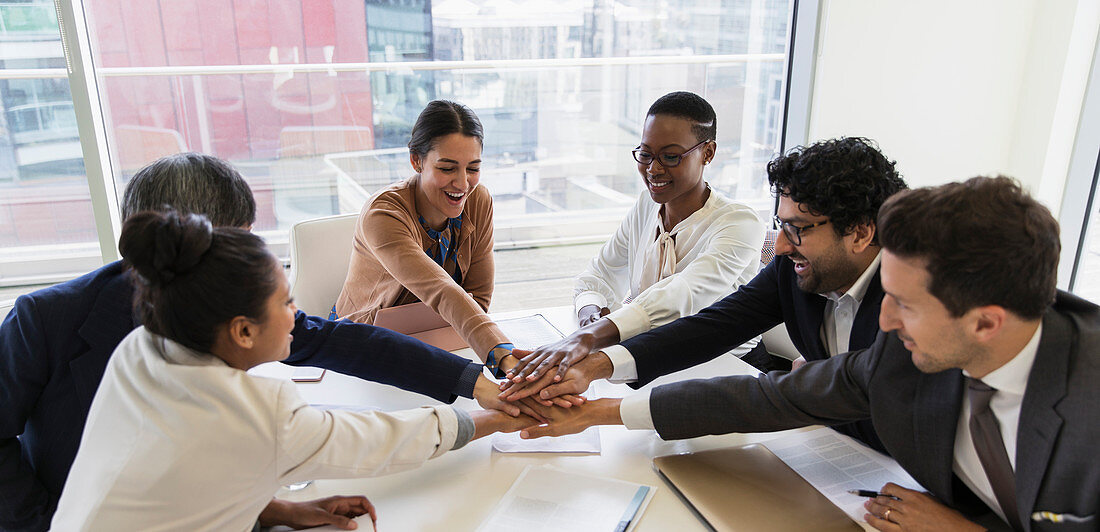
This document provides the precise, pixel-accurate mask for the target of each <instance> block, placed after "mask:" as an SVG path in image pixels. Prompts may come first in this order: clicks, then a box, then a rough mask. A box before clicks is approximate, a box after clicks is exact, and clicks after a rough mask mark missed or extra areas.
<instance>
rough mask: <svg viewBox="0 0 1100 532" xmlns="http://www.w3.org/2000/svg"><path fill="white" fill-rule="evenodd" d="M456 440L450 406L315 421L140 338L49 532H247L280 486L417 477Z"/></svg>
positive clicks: (318, 415) (114, 381) (112, 370)
mask: <svg viewBox="0 0 1100 532" xmlns="http://www.w3.org/2000/svg"><path fill="white" fill-rule="evenodd" d="M458 432H459V431H458V420H457V417H456V413H455V411H454V410H453V409H452V408H451V407H449V406H440V407H434V408H431V407H424V408H419V409H412V410H404V411H400V412H392V413H382V412H346V411H322V410H317V409H315V408H311V407H309V406H307V405H306V403H305V402H304V401H303V400H302V399H301V398H300V397H299V396H298V392H297V390H296V389H295V387H294V384H293V383H292V382H290V381H283V380H275V379H267V378H262V377H255V376H252V375H248V374H247V373H245V372H244V371H241V370H238V369H235V368H231V367H229V366H228V365H226V364H225V362H223V361H222V360H220V359H218V358H216V357H214V356H212V355H207V354H203V353H198V352H196V351H193V350H191V349H188V348H186V347H183V346H182V345H180V344H177V343H175V342H172V341H171V340H167V339H165V338H163V337H160V336H157V335H154V334H152V333H150V332H149V331H147V330H146V329H145V328H144V327H139V328H138V329H136V330H134V331H133V332H132V333H130V334H129V335H128V336H127V337H126V338H125V339H124V340H123V341H122V343H120V344H119V346H118V348H117V349H116V350H115V352H114V355H112V357H111V361H110V363H108V365H107V371H106V374H105V375H104V377H103V381H102V383H101V384H100V386H99V390H98V392H97V393H96V396H95V400H93V401H92V407H91V412H90V413H89V415H88V422H87V425H85V427H84V435H83V437H82V439H81V442H80V450H79V451H78V452H77V455H76V460H75V461H74V462H73V467H72V470H70V472H69V478H68V481H67V482H66V484H65V489H64V491H63V492H62V495H61V500H60V502H59V503H58V509H57V513H56V514H55V515H54V519H53V524H52V528H53V529H54V530H251V529H252V526H253V525H254V524H255V522H256V518H257V516H258V515H259V514H260V511H261V510H263V508H264V507H265V506H266V505H267V504H268V503H269V502H270V501H271V497H272V496H273V495H274V494H275V492H276V491H277V490H278V489H279V487H280V486H283V485H285V484H290V483H294V482H301V481H305V480H311V479H318V478H352V477H366V476H372V475H380V474H383V473H389V472H394V471H400V470H403V469H410V468H414V467H417V466H419V465H421V464H422V463H424V461H426V460H428V459H429V458H433V457H435V456H439V455H441V454H443V453H444V452H446V451H448V450H450V449H451V448H452V447H454V446H455V444H456V439H458V438H459V436H458ZM467 438H468V437H467ZM458 443H460V444H461V443H465V442H458Z"/></svg>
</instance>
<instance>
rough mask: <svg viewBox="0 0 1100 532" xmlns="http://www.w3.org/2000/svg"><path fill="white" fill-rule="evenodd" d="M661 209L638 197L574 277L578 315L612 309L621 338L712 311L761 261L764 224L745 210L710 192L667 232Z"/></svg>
mask: <svg viewBox="0 0 1100 532" xmlns="http://www.w3.org/2000/svg"><path fill="white" fill-rule="evenodd" d="M660 210H661V205H660V204H658V203H655V202H654V201H653V200H652V199H651V198H650V197H649V193H648V192H642V193H641V195H639V197H638V201H637V202H635V204H634V207H633V208H631V210H630V212H629V213H628V214H627V216H626V218H625V219H623V222H622V223H621V224H620V225H619V229H618V230H617V231H616V232H615V234H614V236H612V237H611V239H610V240H608V241H607V243H606V244H604V246H603V248H602V249H601V250H600V252H599V254H597V255H596V257H595V258H593V259H592V261H591V263H589V265H588V268H586V269H585V271H584V272H583V273H581V274H580V276H578V277H577V280H576V288H575V290H574V296H573V303H574V306H575V307H576V310H578V311H579V310H580V309H581V308H582V307H584V306H586V305H597V306H599V307H606V308H608V309H610V310H611V311H612V312H611V314H610V315H609V316H608V319H610V320H611V321H612V322H614V323H615V326H616V327H618V329H619V337H620V338H621V339H623V340H625V339H627V338H630V337H632V336H635V335H637V334H639V333H642V332H645V331H648V330H650V329H652V328H654V327H658V326H660V325H664V324H666V323H669V322H671V321H673V320H675V319H677V318H679V317H681V316H688V315H691V314H695V313H696V312H699V311H700V310H702V309H704V308H706V307H708V306H710V305H711V304H712V303H714V302H715V301H718V300H719V299H721V298H722V297H725V296H727V295H729V294H730V293H732V292H734V291H735V290H737V288H738V287H739V286H741V285H742V284H744V283H746V282H748V281H749V280H750V279H752V277H753V276H754V275H756V271H757V269H758V267H759V264H760V250H761V247H762V246H763V244H764V224H763V223H762V222H761V221H760V218H759V217H757V216H756V213H755V212H754V211H753V210H752V208H750V207H749V206H747V205H744V204H741V203H737V202H734V201H731V200H730V199H728V198H726V197H725V196H723V195H722V194H721V193H719V192H718V191H716V190H713V189H712V190H711V191H710V197H709V198H707V201H706V203H704V204H703V206H702V207H701V208H700V209H699V210H697V211H695V212H693V213H691V215H690V216H688V217H687V218H685V219H684V220H682V221H681V222H680V223H678V224H676V226H675V227H673V228H671V229H668V230H666V228H665V227H663V225H662V223H661V215H660ZM662 242H664V243H665V247H664V250H662V249H661V248H662V246H661V243H662ZM670 250H671V251H672V252H674V255H675V256H672V253H670V252H669V251H670ZM662 251H663V253H662ZM673 265H674V266H673ZM624 302H627V303H625V304H624ZM757 341H758V339H753V340H752V341H750V342H747V343H746V344H745V345H744V346H743V347H744V348H743V352H748V351H749V350H750V349H752V348H753V347H754V346H755V345H756V343H757ZM742 354H743V353H742Z"/></svg>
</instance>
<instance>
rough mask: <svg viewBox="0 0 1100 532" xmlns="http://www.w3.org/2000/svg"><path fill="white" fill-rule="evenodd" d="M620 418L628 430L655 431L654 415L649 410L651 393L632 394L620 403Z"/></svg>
mask: <svg viewBox="0 0 1100 532" xmlns="http://www.w3.org/2000/svg"><path fill="white" fill-rule="evenodd" d="M619 417H621V418H623V425H624V426H626V428H628V429H634V430H639V429H651V430H652V429H653V414H652V412H650V410H649V391H645V392H641V393H636V394H632V395H630V396H627V397H625V398H623V400H622V402H620V403H619Z"/></svg>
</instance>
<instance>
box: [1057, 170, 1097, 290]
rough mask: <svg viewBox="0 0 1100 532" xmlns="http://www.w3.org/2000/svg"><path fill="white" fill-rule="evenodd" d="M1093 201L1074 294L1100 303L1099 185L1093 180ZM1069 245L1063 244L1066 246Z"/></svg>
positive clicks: (1082, 242)
mask: <svg viewBox="0 0 1100 532" xmlns="http://www.w3.org/2000/svg"><path fill="white" fill-rule="evenodd" d="M1093 179H1094V183H1093V191H1092V194H1093V196H1092V201H1091V202H1090V203H1089V205H1090V209H1089V213H1088V214H1087V219H1086V221H1087V224H1088V225H1087V226H1086V227H1085V237H1084V238H1083V239H1082V241H1081V252H1080V253H1081V255H1080V258H1079V259H1078V262H1077V273H1076V275H1075V276H1074V283H1073V293H1075V294H1077V295H1079V296H1081V297H1083V298H1085V299H1088V300H1089V301H1093V302H1100V203H1097V200H1100V198H1098V197H1097V183H1096V182H1095V180H1096V179H1097V178H1096V177H1094V178H1093ZM1066 244H1067V243H1065V242H1064V243H1063V245H1066Z"/></svg>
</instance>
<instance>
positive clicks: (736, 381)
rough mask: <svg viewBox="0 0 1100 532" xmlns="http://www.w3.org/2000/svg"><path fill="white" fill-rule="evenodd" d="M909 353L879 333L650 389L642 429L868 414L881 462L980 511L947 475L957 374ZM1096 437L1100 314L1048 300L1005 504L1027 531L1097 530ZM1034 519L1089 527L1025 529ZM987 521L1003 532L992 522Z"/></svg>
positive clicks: (768, 425) (771, 425)
mask: <svg viewBox="0 0 1100 532" xmlns="http://www.w3.org/2000/svg"><path fill="white" fill-rule="evenodd" d="M910 357H911V355H910V353H909V351H907V350H906V349H905V347H904V346H903V345H902V342H901V341H900V340H898V338H897V335H896V334H895V333H889V334H884V333H880V335H879V337H878V338H877V339H876V340H875V343H874V345H873V346H872V347H871V348H870V349H868V350H865V351H858V352H852V353H845V354H843V355H840V356H837V357H833V358H831V359H829V360H825V361H821V362H815V363H812V364H807V365H806V366H805V367H803V368H802V369H799V370H798V371H795V372H792V373H789V374H787V373H782V372H774V373H771V374H769V375H766V376H763V377H761V378H760V379H754V378H743V377H725V378H717V379H709V380H696V381H685V382H682V383H676V384H671V385H667V386H661V387H658V388H656V389H654V390H653V393H652V395H651V397H650V408H651V410H652V413H653V423H654V425H655V427H656V428H657V431H658V433H660V435H661V437H662V438H665V439H679V438H691V437H695V436H701V435H704V434H725V433H729V432H765V431H775V430H783V429H789V428H793V427H800V426H805V425H810V424H816V423H821V424H826V425H830V424H834V423H839V422H843V421H847V420H851V419H859V418H863V417H866V416H867V415H870V416H871V419H873V420H874V422H875V426H876V427H878V429H879V431H878V433H879V435H880V436H881V437H882V441H883V443H884V444H885V445H886V448H887V449H888V450H889V451H890V454H891V455H893V457H894V458H895V459H897V461H898V463H900V464H901V466H902V467H904V468H905V470H906V471H908V472H909V474H911V475H912V476H913V478H915V479H916V480H917V481H918V482H920V483H921V485H923V486H924V487H925V488H927V489H928V490H929V491H931V492H932V493H933V494H935V495H936V496H937V497H939V498H940V499H941V500H942V501H944V502H946V503H947V504H949V505H952V506H955V507H957V508H959V509H960V510H962V511H963V513H964V514H967V515H971V516H972V517H973V516H976V515H978V516H980V514H982V513H986V514H989V513H991V512H990V511H989V509H988V508H987V507H985V505H984V504H980V503H977V502H976V501H977V500H978V499H976V497H974V495H973V494H972V493H970V490H969V489H966V488H965V486H964V485H963V484H962V483H961V482H960V481H957V480H956V479H957V477H956V476H955V475H954V473H953V472H952V460H953V452H954V444H955V427H956V424H957V422H958V418H959V409H960V408H961V405H962V401H963V400H964V398H965V395H964V389H965V383H964V377H963V375H962V372H961V371H960V370H957V369H953V370H947V371H942V372H939V373H933V374H925V373H921V372H920V371H919V370H917V368H916V367H915V366H914V365H913V363H912V361H911V358H910ZM1098 441H1100V307H1097V306H1096V305H1094V304H1092V303H1090V302H1088V301H1085V300H1083V299H1079V298H1077V297H1075V296H1072V295H1069V294H1066V293H1059V295H1058V299H1057V301H1056V302H1055V304H1054V306H1053V307H1052V308H1051V309H1050V310H1048V311H1047V312H1046V314H1045V315H1044V316H1043V332H1042V336H1041V338H1040V340H1039V352H1038V356H1037V357H1036V359H1035V364H1034V365H1033V366H1032V369H1031V374H1030V376H1029V377H1028V383H1027V391H1026V392H1025V393H1024V400H1023V405H1022V407H1021V411H1020V425H1019V431H1018V435H1017V441H1016V501H1017V504H1018V506H1019V510H1020V521H1021V522H1023V523H1024V524H1025V526H1026V527H1027V528H1028V529H1029V530H1067V531H1070V530H1096V529H1097V528H1098V525H1100V517H1097V515H1096V514H1097V511H1098V509H1100V462H1098V461H1097V460H1096V443H1097V442H1098ZM1038 511H1051V512H1056V513H1062V514H1072V515H1076V516H1079V517H1083V518H1087V519H1091V520H1089V521H1087V522H1085V523H1076V524H1075V523H1060V524H1054V523H1036V522H1033V521H1031V519H1030V516H1031V514H1032V513H1033V512H1038ZM985 517H986V518H988V515H986V516H985ZM996 524H997V525H998V526H999V527H1001V528H1005V529H1007V527H1008V525H1007V524H1005V523H1004V522H1003V521H1000V520H997V521H996ZM987 526H988V525H987ZM998 526H995V527H994V528H997V527H998Z"/></svg>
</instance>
